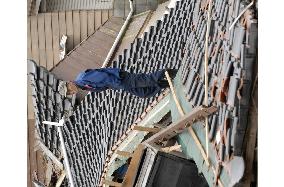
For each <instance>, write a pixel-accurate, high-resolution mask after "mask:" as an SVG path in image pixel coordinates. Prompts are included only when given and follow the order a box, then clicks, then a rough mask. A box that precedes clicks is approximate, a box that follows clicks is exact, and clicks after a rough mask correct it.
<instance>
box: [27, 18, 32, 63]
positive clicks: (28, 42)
mask: <svg viewBox="0 0 284 187" xmlns="http://www.w3.org/2000/svg"><path fill="white" fill-rule="evenodd" d="M27 21H28V23H27V44H28V51H27V55H28V58H29V59H30V58H32V41H31V17H28V19H27Z"/></svg>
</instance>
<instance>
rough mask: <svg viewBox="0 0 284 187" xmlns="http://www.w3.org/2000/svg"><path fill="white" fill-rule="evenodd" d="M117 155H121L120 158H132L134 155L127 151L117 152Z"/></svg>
mask: <svg viewBox="0 0 284 187" xmlns="http://www.w3.org/2000/svg"><path fill="white" fill-rule="evenodd" d="M116 154H118V155H120V156H124V157H132V153H130V152H127V151H119V150H117V151H116Z"/></svg>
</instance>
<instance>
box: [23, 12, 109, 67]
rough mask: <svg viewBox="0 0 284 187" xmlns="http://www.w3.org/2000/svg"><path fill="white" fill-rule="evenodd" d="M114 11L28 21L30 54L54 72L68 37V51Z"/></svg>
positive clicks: (44, 15) (41, 16) (45, 16)
mask: <svg viewBox="0 0 284 187" xmlns="http://www.w3.org/2000/svg"><path fill="white" fill-rule="evenodd" d="M112 13H113V11H112V10H83V11H64V12H52V13H42V14H38V15H37V16H29V17H28V19H27V45H28V46H27V49H28V51H27V53H28V58H29V59H33V60H35V61H36V63H38V64H39V65H41V66H44V67H46V68H47V69H48V70H50V69H51V68H52V67H54V66H55V65H56V64H57V63H58V62H59V42H60V39H61V37H62V35H63V34H64V35H67V42H66V52H67V53H68V52H69V51H70V50H72V49H73V48H74V47H75V46H76V45H78V44H79V43H80V42H82V41H83V40H84V39H86V38H87V37H88V36H90V35H91V34H93V33H94V31H95V30H97V29H98V28H99V26H101V25H102V24H103V23H105V22H106V21H107V20H108V19H109V18H110V17H111V16H112Z"/></svg>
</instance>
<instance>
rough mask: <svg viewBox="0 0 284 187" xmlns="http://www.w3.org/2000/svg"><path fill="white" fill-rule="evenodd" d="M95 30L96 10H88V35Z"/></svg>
mask: <svg viewBox="0 0 284 187" xmlns="http://www.w3.org/2000/svg"><path fill="white" fill-rule="evenodd" d="M94 31H95V12H94V11H93V10H90V11H88V36H90V35H91V34H93V33H94Z"/></svg>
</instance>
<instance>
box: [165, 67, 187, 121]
mask: <svg viewBox="0 0 284 187" xmlns="http://www.w3.org/2000/svg"><path fill="white" fill-rule="evenodd" d="M165 75H166V78H167V80H168V83H169V85H170V89H171V92H172V94H173V98H174V101H175V103H176V106H177V108H178V111H179V113H180V115H184V111H183V109H182V107H181V106H180V104H179V101H178V99H177V96H176V93H175V89H174V86H173V83H172V81H171V78H170V75H169V73H168V72H167V71H166V72H165Z"/></svg>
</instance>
